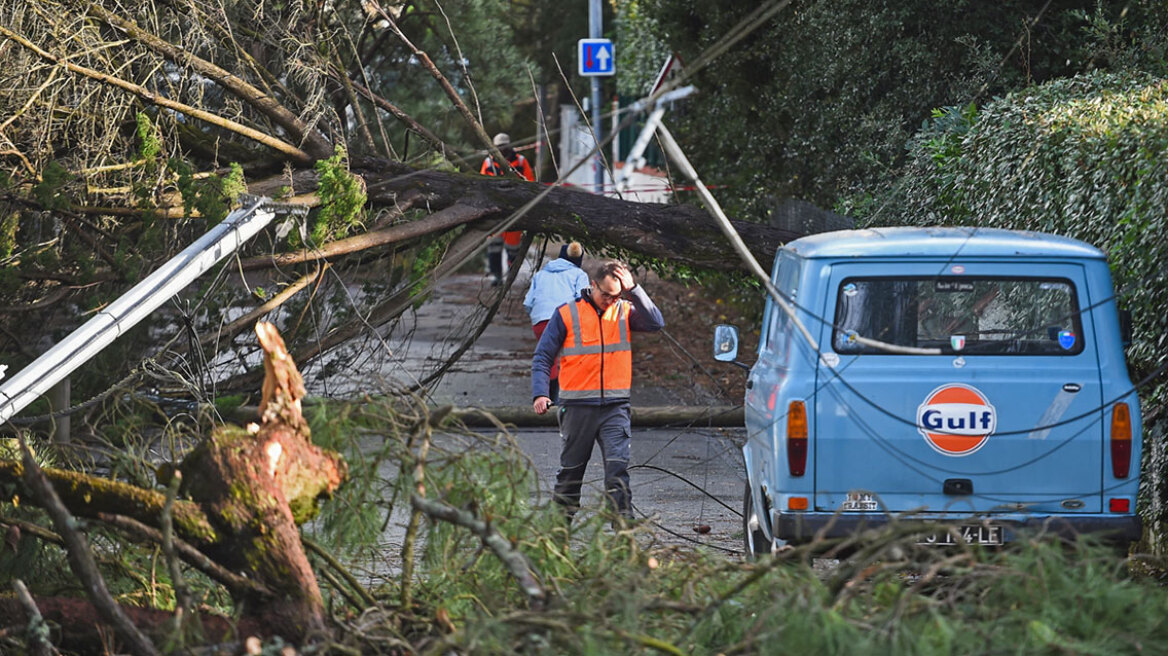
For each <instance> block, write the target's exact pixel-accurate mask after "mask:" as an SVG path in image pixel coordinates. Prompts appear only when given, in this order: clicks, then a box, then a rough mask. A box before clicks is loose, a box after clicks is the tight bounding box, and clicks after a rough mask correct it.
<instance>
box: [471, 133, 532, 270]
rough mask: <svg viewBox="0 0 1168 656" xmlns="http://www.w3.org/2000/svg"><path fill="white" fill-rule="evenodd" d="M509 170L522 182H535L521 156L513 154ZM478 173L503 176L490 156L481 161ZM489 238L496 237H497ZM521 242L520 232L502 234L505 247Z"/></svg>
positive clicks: (499, 167)
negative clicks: (516, 174) (521, 178)
mask: <svg viewBox="0 0 1168 656" xmlns="http://www.w3.org/2000/svg"><path fill="white" fill-rule="evenodd" d="M511 168H513V169H515V170H516V171H518V172H519V175H521V176H523V179H524V180H527V181H528V182H534V181H535V172H534V171H532V170H531V164H528V163H527V158H526V157H524V156H523V155H520V154H519V153H515V159H513V160H511ZM479 173H481V174H483V175H490V176H499V175H503V173H504V171H503V167H501V166H499V165H498V164H496V163H495V160H493V159H491V156H490V155H488V156H487V158H486V159H484V160H483V165H482V166H481V167H479ZM491 236H492V237H498V236H499V235H491ZM521 241H523V232H522V231H521V230H508V231H506V232H504V233H503V244H504V245H506V246H510V247H512V248H516V247H518V246H519V243H520V242H521Z"/></svg>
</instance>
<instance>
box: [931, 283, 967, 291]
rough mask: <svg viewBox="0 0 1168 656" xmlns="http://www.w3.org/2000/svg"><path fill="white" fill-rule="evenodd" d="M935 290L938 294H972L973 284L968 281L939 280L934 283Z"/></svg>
mask: <svg viewBox="0 0 1168 656" xmlns="http://www.w3.org/2000/svg"><path fill="white" fill-rule="evenodd" d="M933 289H934V290H935V291H937V292H971V291H973V283H972V282H970V281H968V280H938V281H937V282H935V283H933Z"/></svg>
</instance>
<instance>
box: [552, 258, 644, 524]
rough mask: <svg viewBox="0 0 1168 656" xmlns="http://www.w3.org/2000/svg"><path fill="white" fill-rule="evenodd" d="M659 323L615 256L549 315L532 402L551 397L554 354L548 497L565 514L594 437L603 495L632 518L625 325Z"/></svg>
mask: <svg viewBox="0 0 1168 656" xmlns="http://www.w3.org/2000/svg"><path fill="white" fill-rule="evenodd" d="M664 327H665V319H664V318H663V317H662V316H661V310H659V309H657V306H656V305H654V304H653V301H652V299H650V298H649V295H648V294H646V293H645V290H644V289H642V288H641V287H640V286H638V285H637V284H636V282H635V281H634V280H633V275H632V273H630V272H629V270H628V267H626V266H625V265H624V264H622V263H620V262H613V261H609V262H605V263H603V264H601V265H600V266H599V267H597V269H596V271H595V273H594V274H593V275H592V278H591V287H589V288H588V289H586V290H584V292H583V293H582V294H581V298H579V299H577V300H575V301H573V302H571V303H565V304H564V305H561V306H560V307H559V308H557V310H556V311H555V312H554V313H552V317H551V319H550V320H548V325H547V327H546V328H545V329H544V332H543V335H542V336H541V337H540V339H539V345H538V346H536V347H535V355H534V356H533V357H532V360H531V394H532V397H533V400H532V409H533V410H534V411H535V413H536V414H540V415H542V414H544V413H545V412H547V411H548V407H549V406H550V405H551V402H552V400H551V397H550V395H549V377H550V371H551V367H552V364H554V363H555V361H556V357H557V356H558V357H559V358H560V416H559V420H560V439H561V442H562V445H561V450H560V469H559V471H558V472H557V473H556V485H555V490H554V495H553V498H554V499H555V501H556V503H558V504H560V505H561V506H563V507H564V510H565V512H566V514H567V516H568V518H569V519H571V517H572V516H573V515H574V514H575V513H576V511H577V510H578V509H579V507H580V488H581V486H582V485H583V482H584V470H585V468H586V467H587V466H588V460H589V459H590V458H591V457H592V445H593V444H594V443H597V442H599V443H600V450H601V455H602V456H603V458H604V491H605V495H606V496H607V498H608V500H609V502H610V503H611V504H612V506H613V508H614V509H615V510H616V512H617V513H619V514H620V515H621V516H622V517H624V518H626V519H632V502H633V496H632V492H631V490H630V489H629V471H628V469H629V454H630V434H631V421H630V415H629V391H630V388H631V387H632V382H633V349H632V343H631V341H630V333H631V332H654V331H658V330H661V329H662V328H664Z"/></svg>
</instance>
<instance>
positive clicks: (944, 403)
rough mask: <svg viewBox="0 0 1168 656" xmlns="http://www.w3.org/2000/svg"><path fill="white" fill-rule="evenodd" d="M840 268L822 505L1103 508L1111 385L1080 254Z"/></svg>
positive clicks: (833, 298)
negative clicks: (1102, 366)
mask: <svg viewBox="0 0 1168 656" xmlns="http://www.w3.org/2000/svg"><path fill="white" fill-rule="evenodd" d="M830 280H831V284H830V289H829V291H828V294H827V299H826V303H825V316H826V317H829V318H833V321H834V325H827V326H825V328H824V329H823V333H822V335H821V337H820V339H821V344H822V347H821V348H822V349H823V352H824V353H825V354H826V357H824V358H821V361H820V364H819V369H818V373H817V379H818V380H817V382H818V392H817V394H816V398H815V410H814V416H815V421H814V424H813V427H812V430H813V435H814V440H815V446H814V450H813V458H814V475H815V488H816V495H815V507H816V509H817V510H826V511H836V510H840V509H842V510H844V511H856V512H860V511H872V510H878V509H887V510H892V511H909V510H925V511H928V512H944V513H947V514H948V515H950V516H960V515H962V514H965V513H970V512H979V513H980V512H1006V511H1008V512H1027V511H1031V512H1039V513H1049V512H1064V513H1065V512H1082V513H1087V512H1101V509H1102V489H1101V488H1102V481H1103V460H1102V458H1103V447H1104V443H1103V436H1104V424H1103V421H1102V418H1103V413H1102V411H1101V410H1100V408H1101V406H1102V403H1103V399H1102V385H1101V380H1100V375H1099V368H1098V355H1097V352H1096V348H1095V342H1094V339H1093V335H1094V332H1095V331H1094V329H1093V326H1092V325H1091V313H1090V312H1086V311H1084V309H1085V308H1090V307H1091V299H1090V297H1089V295H1088V289H1087V285H1086V282H1085V277H1084V272H1083V268H1082V267H1081V266H1080V265H1077V264H1074V263H1068V262H1049V261H1046V262H1044V261H1041V260H1039V261H1032V262H1020V261H1017V260H1011V261H1008V262H1007V261H969V262H959V261H953V262H944V261H937V262H922V261H902V262H891V261H883V262H870V261H869V262H850V263H841V264H837V265H833V266H832V268H831V274H830ZM860 338H867V339H868V340H879V341H881V342H885V343H890V344H894V345H898V346H901V347H909V348H911V349H931V350H933V352H934V353H935V354H929V355H926V354H900V353H889V352H886V351H884V350H882V349H880V348H878V347H875V346H873V345H872V344H871V343H870V342H867V341H865V340H863V339H860Z"/></svg>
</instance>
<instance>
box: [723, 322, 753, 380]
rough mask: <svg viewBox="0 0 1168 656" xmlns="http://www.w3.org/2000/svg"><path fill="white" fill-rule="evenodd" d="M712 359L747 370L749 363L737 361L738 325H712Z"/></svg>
mask: <svg viewBox="0 0 1168 656" xmlns="http://www.w3.org/2000/svg"><path fill="white" fill-rule="evenodd" d="M714 359H715V360H717V361H718V362H729V363H730V364H732V365H735V366H738V367H742V368H743V369H746V370H749V369H750V365H747V364H745V363H742V362H739V361H738V327H737V326H731V325H728V324H718V325H717V326H714Z"/></svg>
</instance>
